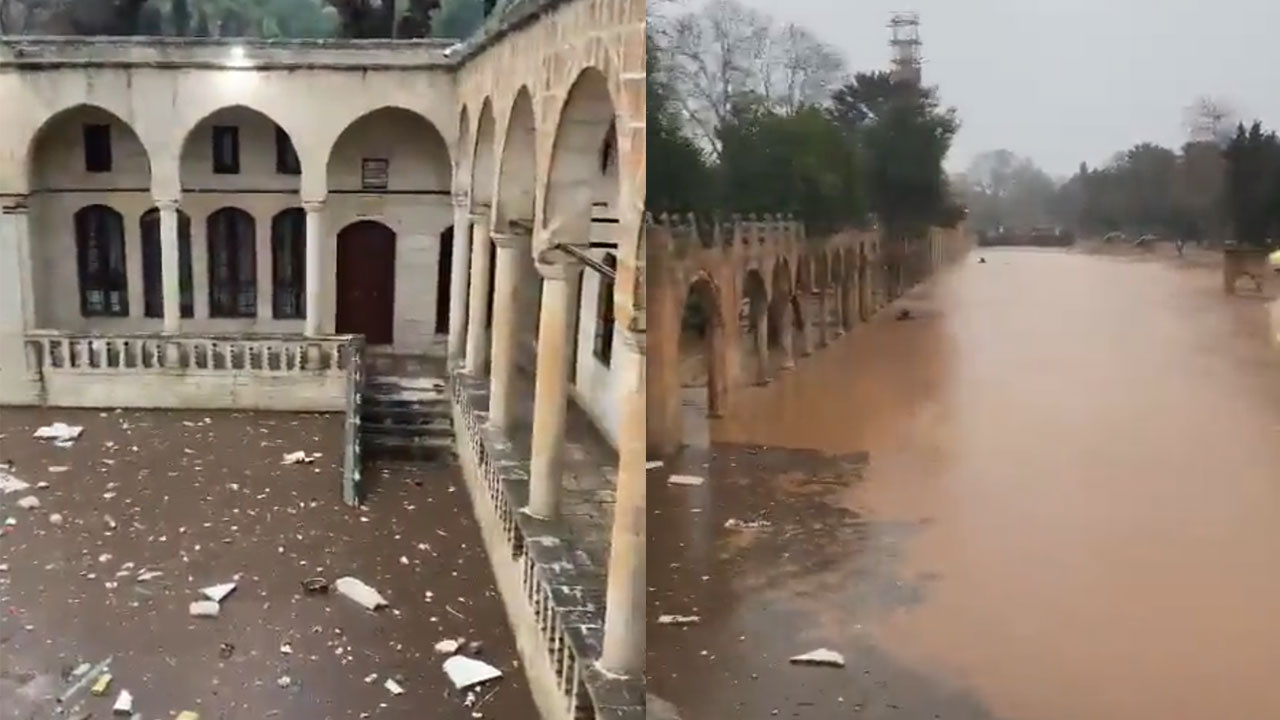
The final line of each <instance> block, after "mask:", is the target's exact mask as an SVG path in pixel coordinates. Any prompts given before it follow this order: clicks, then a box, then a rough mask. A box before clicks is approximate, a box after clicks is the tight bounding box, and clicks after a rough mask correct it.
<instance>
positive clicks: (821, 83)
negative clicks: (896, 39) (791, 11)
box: [650, 0, 844, 156]
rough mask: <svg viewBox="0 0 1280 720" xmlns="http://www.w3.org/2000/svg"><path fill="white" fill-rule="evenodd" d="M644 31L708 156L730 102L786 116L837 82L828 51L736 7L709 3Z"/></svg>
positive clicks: (839, 72) (803, 34) (804, 34)
mask: <svg viewBox="0 0 1280 720" xmlns="http://www.w3.org/2000/svg"><path fill="white" fill-rule="evenodd" d="M650 26H651V32H652V33H653V34H654V39H655V42H656V43H658V46H659V48H660V50H661V51H662V52H663V54H664V56H665V58H666V66H667V68H666V73H667V77H666V80H667V81H669V82H670V84H671V86H672V89H673V90H674V94H675V96H676V97H675V99H676V101H677V103H678V105H679V107H680V109H681V111H682V114H683V115H684V119H685V121H686V122H687V123H688V125H689V127H690V129H691V131H692V133H693V135H694V136H695V137H696V138H697V139H698V141H699V142H700V143H701V144H703V145H705V146H706V147H707V148H709V149H710V150H711V152H712V153H713V154H714V155H716V156H718V155H719V152H720V146H719V141H718V138H717V132H716V131H717V130H718V129H719V128H720V127H721V126H722V125H723V124H724V123H725V122H726V121H727V120H728V119H729V117H730V113H731V112H732V110H733V107H734V104H735V102H737V101H739V100H742V99H744V98H756V99H759V100H762V101H764V102H765V103H767V104H768V105H769V106H770V107H772V108H774V109H776V110H779V111H782V112H792V111H794V110H796V109H797V108H799V107H800V106H801V105H804V104H810V103H818V102H822V101H824V100H825V99H826V98H827V97H828V95H829V93H830V91H831V89H832V88H833V87H835V86H837V85H838V84H839V83H840V81H841V80H842V79H843V77H844V61H843V59H842V58H841V56H840V54H839V53H838V52H837V51H836V50H835V49H833V48H832V47H830V46H829V45H826V44H824V43H823V42H821V41H820V40H818V38H817V37H815V36H814V35H813V34H812V33H810V32H809V31H807V30H805V29H803V28H800V27H798V26H795V25H786V26H783V27H781V28H779V27H778V26H777V25H776V24H775V23H774V21H773V20H772V18H770V17H769V16H767V15H764V14H763V13H760V12H758V11H756V10H753V9H751V8H748V7H746V6H745V5H742V4H741V3H739V2H737V0H711V2H709V3H707V4H706V5H705V6H704V7H703V8H702V9H701V10H698V11H693V12H687V13H684V14H682V15H678V16H675V17H672V18H669V19H665V20H662V21H660V22H657V23H655V22H654V21H653V19H651V20H650Z"/></svg>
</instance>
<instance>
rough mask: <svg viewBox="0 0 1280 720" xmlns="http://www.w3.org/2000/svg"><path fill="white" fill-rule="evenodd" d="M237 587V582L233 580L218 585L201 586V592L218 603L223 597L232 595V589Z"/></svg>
mask: <svg viewBox="0 0 1280 720" xmlns="http://www.w3.org/2000/svg"><path fill="white" fill-rule="evenodd" d="M235 589H236V584H235V583H233V582H229V583H221V584H218V585H210V586H209V587H207V588H200V594H201V595H203V596H205V597H207V598H209V599H210V600H212V601H214V602H216V603H220V602H222V600H223V598H225V597H226V596H228V595H230V594H231V591H232V590H235Z"/></svg>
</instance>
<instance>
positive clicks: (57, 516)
mask: <svg viewBox="0 0 1280 720" xmlns="http://www.w3.org/2000/svg"><path fill="white" fill-rule="evenodd" d="M62 523H63V517H62V513H53V514H52V515H50V516H49V524H50V525H53V526H55V527H56V526H59V525H61V524H62Z"/></svg>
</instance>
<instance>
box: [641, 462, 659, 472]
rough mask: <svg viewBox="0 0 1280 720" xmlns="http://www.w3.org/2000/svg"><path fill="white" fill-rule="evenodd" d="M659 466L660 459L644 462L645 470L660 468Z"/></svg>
mask: <svg viewBox="0 0 1280 720" xmlns="http://www.w3.org/2000/svg"><path fill="white" fill-rule="evenodd" d="M660 467H662V461H661V460H650V461H649V462H647V463H645V464H644V469H645V470H652V469H654V468H660Z"/></svg>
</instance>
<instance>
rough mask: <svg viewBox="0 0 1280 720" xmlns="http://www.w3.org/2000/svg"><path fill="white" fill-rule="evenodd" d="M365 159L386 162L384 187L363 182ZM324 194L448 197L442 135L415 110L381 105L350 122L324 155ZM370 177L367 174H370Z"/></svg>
mask: <svg viewBox="0 0 1280 720" xmlns="http://www.w3.org/2000/svg"><path fill="white" fill-rule="evenodd" d="M365 160H387V161H388V163H387V167H386V186H385V188H370V187H367V186H366V185H365V184H364V182H363V181H364V180H365V179H366V178H365V177H364V175H365V170H366V168H365V163H364V161H365ZM325 173H326V177H327V186H328V188H329V190H330V192H333V191H337V192H340V193H341V192H371V193H378V192H381V191H382V190H384V189H385V190H387V191H391V192H395V193H414V194H423V195H433V196H439V195H448V194H449V192H450V188H451V187H452V184H453V163H452V160H451V158H450V155H449V145H448V143H446V142H445V139H444V135H443V134H441V132H440V130H439V129H438V128H436V126H435V125H434V124H432V122H431V121H430V120H429V119H427V118H426V117H425V116H423V115H422V114H420V113H417V112H414V111H413V110H408V109H406V108H402V107H399V106H396V105H384V106H382V107H379V108H375V109H373V110H370V111H369V112H366V113H364V114H363V115H361V116H359V117H357V118H356V119H354V120H352V121H351V123H350V124H348V125H347V126H346V127H345V128H343V129H342V131H341V132H339V133H338V136H337V137H336V138H335V139H334V141H333V145H332V146H330V147H329V152H328V154H327V155H326V158H325ZM370 179H371V178H370Z"/></svg>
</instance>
